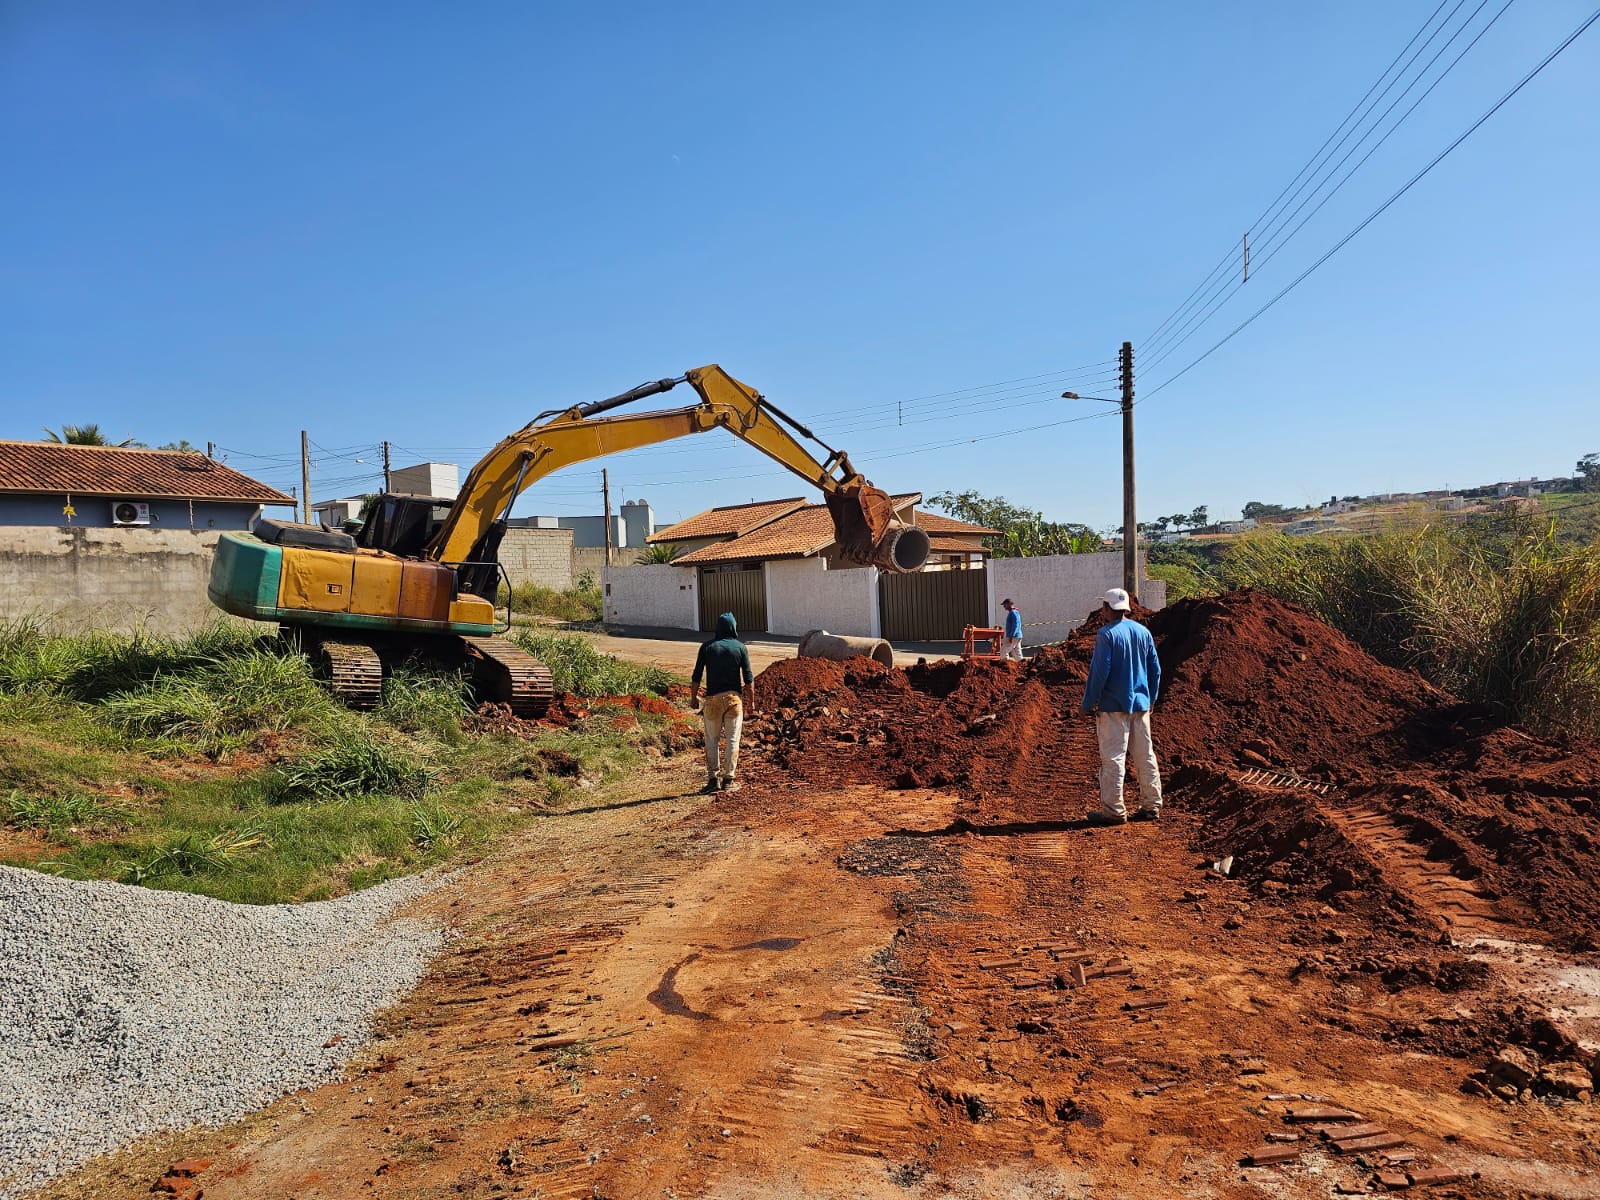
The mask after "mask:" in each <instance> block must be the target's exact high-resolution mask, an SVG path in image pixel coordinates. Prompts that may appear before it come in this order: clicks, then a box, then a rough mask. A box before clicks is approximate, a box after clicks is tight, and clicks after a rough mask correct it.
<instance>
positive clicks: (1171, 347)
mask: <svg viewBox="0 0 1600 1200" xmlns="http://www.w3.org/2000/svg"><path fill="white" fill-rule="evenodd" d="M1487 3H1488V0H1482V2H1481V3H1480V4H1479V5H1478V7H1477V8H1475V9H1473V11H1472V13H1471V15H1469V16H1468V17H1467V19H1466V21H1464V22H1463V23H1462V25H1461V27H1460V28H1459V29H1457V30H1456V32H1455V33H1454V34H1452V35H1451V36H1450V38H1449V40H1448V41H1446V42H1445V43H1444V45H1442V46H1441V47H1439V51H1438V53H1436V54H1435V55H1434V56H1433V58H1431V59H1429V60H1428V63H1427V65H1426V66H1425V67H1423V69H1422V72H1421V73H1420V74H1418V75H1417V77H1416V78H1415V79H1413V80H1412V81H1411V83H1410V84H1409V85H1407V87H1406V89H1405V91H1403V92H1401V93H1400V95H1399V96H1397V97H1395V100H1394V102H1393V103H1392V104H1390V105H1389V107H1388V108H1386V109H1385V110H1384V111H1383V113H1382V115H1380V116H1379V118H1378V120H1377V121H1376V122H1375V123H1374V124H1373V126H1372V128H1371V129H1369V130H1368V131H1367V132H1366V133H1365V134H1364V135H1362V137H1361V139H1360V140H1359V141H1357V142H1356V144H1355V145H1353V146H1352V147H1350V149H1349V150H1348V151H1347V152H1346V153H1345V156H1344V157H1343V158H1341V159H1340V160H1339V161H1338V162H1337V163H1336V164H1334V167H1333V170H1334V171H1337V170H1338V169H1339V168H1340V167H1342V166H1344V164H1345V163H1346V162H1348V161H1349V160H1350V156H1351V155H1352V154H1354V153H1355V152H1356V151H1357V150H1359V149H1361V146H1362V145H1363V143H1365V142H1366V140H1367V139H1368V138H1370V137H1371V136H1372V134H1373V133H1374V132H1375V131H1376V130H1377V129H1378V127H1379V126H1380V125H1382V124H1383V122H1384V120H1385V119H1387V117H1388V116H1389V114H1390V113H1391V112H1393V111H1394V109H1395V107H1396V106H1397V105H1398V104H1399V103H1400V102H1401V101H1402V100H1404V99H1405V98H1406V96H1407V95H1409V94H1410V92H1411V90H1412V88H1414V87H1416V85H1417V84H1418V83H1420V82H1421V81H1422V79H1423V78H1424V77H1425V76H1426V75H1427V73H1428V71H1430V70H1431V69H1432V68H1433V65H1434V63H1436V62H1438V61H1439V58H1440V56H1441V55H1443V54H1444V52H1445V51H1446V50H1448V49H1449V48H1450V46H1451V45H1452V44H1453V43H1454V42H1455V40H1456V38H1457V37H1459V36H1460V35H1461V33H1462V32H1463V31H1464V30H1465V29H1466V28H1467V26H1468V25H1470V24H1471V23H1472V22H1473V20H1474V19H1476V17H1477V15H1478V13H1480V12H1481V11H1483V9H1484V7H1485V6H1486V5H1487ZM1514 3H1516V0H1506V2H1505V4H1504V5H1502V6H1501V8H1500V10H1499V11H1498V12H1496V13H1495V15H1494V16H1493V17H1491V18H1490V19H1489V22H1488V24H1486V25H1484V27H1483V28H1482V29H1480V30H1479V31H1478V32H1477V33H1476V34H1475V35H1474V36H1473V38H1472V40H1471V41H1470V42H1468V43H1467V44H1466V45H1465V46H1463V47H1462V48H1461V52H1460V53H1459V54H1457V55H1456V56H1455V58H1453V59H1451V60H1450V63H1449V65H1448V66H1446V67H1445V69H1444V70H1443V71H1441V72H1440V73H1439V74H1438V76H1436V77H1435V78H1434V81H1433V82H1432V83H1430V84H1429V85H1428V87H1427V88H1426V90H1424V91H1423V93H1422V94H1421V95H1420V96H1418V97H1417V98H1416V99H1415V100H1414V101H1412V103H1411V107H1409V108H1408V109H1406V111H1405V112H1403V113H1401V114H1400V118H1399V119H1398V120H1397V121H1395V123H1394V124H1393V125H1391V126H1389V128H1388V130H1387V131H1385V133H1384V135H1383V136H1382V137H1381V138H1379V139H1378V140H1377V141H1376V142H1375V143H1373V145H1372V148H1371V149H1369V150H1368V151H1367V152H1366V154H1364V155H1362V156H1361V159H1360V160H1359V161H1358V162H1357V163H1356V165H1355V166H1353V167H1351V168H1350V170H1349V171H1347V172H1346V173H1345V175H1344V177H1343V178H1342V179H1340V180H1339V182H1338V183H1337V184H1335V185H1334V186H1333V188H1332V189H1331V190H1330V191H1328V192H1327V194H1326V195H1324V196H1323V197H1322V199H1321V200H1320V201H1318V202H1317V205H1316V207H1315V208H1313V209H1312V210H1311V211H1310V212H1309V213H1306V215H1305V216H1304V217H1303V218H1302V219H1301V220H1300V223H1299V224H1297V225H1296V226H1295V227H1294V228H1293V229H1292V230H1290V231H1289V233H1288V234H1287V235H1286V236H1284V237H1282V238H1278V239H1276V240H1277V244H1276V245H1273V246H1272V247H1271V249H1270V250H1269V251H1268V252H1267V254H1266V255H1265V257H1263V258H1261V259H1260V260H1259V264H1258V269H1259V267H1264V266H1266V265H1267V263H1269V262H1271V261H1272V260H1273V259H1274V258H1276V257H1277V255H1278V252H1279V251H1280V250H1282V249H1283V248H1284V247H1285V246H1287V245H1288V244H1289V243H1290V242H1291V241H1293V240H1294V238H1295V236H1296V235H1297V234H1298V233H1299V232H1300V230H1302V229H1303V228H1305V226H1306V223H1307V222H1309V221H1310V220H1311V219H1312V218H1313V217H1315V216H1316V215H1317V214H1318V213H1319V212H1321V211H1322V209H1323V207H1324V206H1325V205H1326V204H1327V203H1328V201H1329V200H1332V199H1333V197H1334V196H1336V195H1337V194H1338V193H1339V192H1340V190H1341V189H1343V187H1344V185H1345V184H1346V183H1348V182H1350V179H1351V177H1352V176H1353V175H1355V173H1356V172H1357V171H1359V170H1360V169H1361V168H1362V167H1363V166H1364V165H1365V164H1366V162H1367V160H1368V159H1370V158H1371V157H1372V156H1373V155H1374V154H1376V153H1377V152H1378V150H1379V149H1380V148H1381V147H1382V146H1383V145H1384V143H1385V142H1387V141H1388V140H1389V139H1390V138H1391V137H1392V136H1394V133H1395V131H1396V130H1398V129H1399V128H1400V126H1401V125H1403V124H1405V122H1406V120H1407V119H1408V118H1409V117H1410V116H1411V114H1412V113H1414V112H1415V111H1416V110H1417V108H1418V106H1419V105H1421V104H1422V102H1423V101H1424V100H1426V99H1427V98H1428V96H1429V95H1431V94H1432V92H1433V90H1434V89H1435V88H1437V87H1438V86H1439V85H1440V84H1441V83H1443V82H1444V80H1445V78H1446V77H1447V76H1448V75H1449V74H1450V72H1451V71H1453V70H1455V68H1456V65H1457V64H1458V63H1460V62H1461V60H1462V59H1463V58H1465V57H1466V56H1467V54H1468V53H1469V52H1470V51H1471V50H1472V48H1473V47H1474V46H1476V45H1477V44H1478V42H1479V41H1480V40H1481V39H1482V38H1483V36H1484V34H1486V33H1488V32H1489V30H1491V29H1493V28H1494V26H1495V25H1496V23H1498V22H1499V20H1500V18H1501V17H1503V16H1504V15H1505V14H1506V10H1507V9H1509V8H1510V7H1511V6H1512V4H1514ZM1458 7H1459V6H1458ZM1452 15H1454V14H1453V13H1452ZM1423 48H1424V49H1426V46H1424V47H1423ZM1331 177H1332V176H1331V174H1330V176H1329V178H1331ZM1324 183H1326V181H1324ZM1322 187H1323V184H1319V185H1318V186H1317V189H1316V190H1314V191H1313V192H1312V193H1311V194H1310V195H1308V196H1307V197H1306V198H1305V199H1304V200H1302V201H1301V202H1300V205H1299V206H1298V207H1297V208H1296V209H1295V210H1294V212H1292V213H1290V214H1289V217H1288V219H1289V220H1293V219H1294V217H1296V216H1298V215H1299V214H1300V212H1301V211H1302V210H1303V209H1304V208H1305V206H1306V205H1307V204H1310V203H1311V201H1312V200H1314V199H1315V198H1316V195H1317V192H1318V191H1321V190H1322ZM1276 228H1277V229H1279V230H1281V229H1282V225H1281V224H1278V225H1276ZM1273 240H1274V238H1273V237H1271V236H1269V237H1268V238H1267V241H1266V243H1264V245H1271V243H1272V241H1273ZM1243 284H1244V281H1243V280H1240V281H1238V282H1236V283H1235V284H1234V286H1233V287H1232V288H1230V289H1229V290H1228V292H1227V294H1226V295H1224V296H1222V297H1221V298H1220V299H1219V300H1217V302H1216V303H1215V304H1213V305H1211V306H1210V308H1209V309H1207V310H1206V312H1205V314H1204V315H1203V316H1202V317H1201V318H1200V319H1199V322H1198V324H1194V323H1193V320H1194V319H1193V318H1191V320H1190V323H1189V324H1191V325H1192V328H1189V331H1188V332H1187V333H1185V334H1183V336H1182V337H1180V338H1178V340H1177V341H1175V342H1171V343H1170V344H1168V345H1167V347H1166V348H1165V349H1164V350H1162V351H1161V352H1160V353H1159V354H1157V355H1155V357H1153V358H1151V357H1150V352H1149V351H1146V358H1147V360H1148V361H1146V363H1145V370H1147V371H1149V370H1152V369H1154V368H1155V367H1156V366H1158V365H1159V364H1161V363H1162V362H1164V361H1166V359H1168V358H1170V357H1171V356H1172V355H1173V353H1175V352H1176V351H1177V349H1178V347H1179V346H1181V345H1183V343H1184V342H1186V341H1188V340H1189V339H1190V338H1191V337H1193V336H1194V335H1195V334H1196V333H1198V332H1199V331H1200V329H1201V328H1202V327H1203V326H1204V325H1205V324H1206V322H1207V321H1209V320H1210V319H1211V317H1212V315H1214V314H1215V313H1216V312H1217V311H1218V310H1219V309H1220V308H1222V306H1223V305H1224V304H1226V303H1227V302H1228V301H1229V300H1230V299H1232V298H1233V296H1234V295H1235V294H1236V293H1237V292H1238V291H1239V289H1240V288H1241V287H1242V286H1243Z"/></svg>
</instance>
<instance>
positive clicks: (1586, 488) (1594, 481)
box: [1575, 454, 1600, 492]
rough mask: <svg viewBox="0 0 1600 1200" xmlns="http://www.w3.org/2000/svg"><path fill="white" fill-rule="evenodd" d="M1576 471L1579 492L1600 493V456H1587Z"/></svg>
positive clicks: (1582, 459)
mask: <svg viewBox="0 0 1600 1200" xmlns="http://www.w3.org/2000/svg"><path fill="white" fill-rule="evenodd" d="M1575 470H1576V473H1577V479H1578V490H1579V491H1583V492H1600V454H1585V455H1584V456H1583V457H1582V458H1580V459H1579V460H1578V465H1577V467H1576V468H1575Z"/></svg>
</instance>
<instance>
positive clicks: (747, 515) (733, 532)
mask: <svg viewBox="0 0 1600 1200" xmlns="http://www.w3.org/2000/svg"><path fill="white" fill-rule="evenodd" d="M805 506H806V502H805V499H804V498H803V497H801V496H794V497H791V498H790V499H788V500H758V501H756V502H755V503H753V504H730V505H727V506H726V507H724V508H708V509H706V511H705V512H703V513H696V514H695V515H694V516H692V517H689V518H687V519H685V520H682V521H679V522H678V523H677V524H676V525H668V526H667V527H666V528H665V529H658V530H656V531H655V532H654V533H652V534H651V535H650V536H649V537H647V538H646V539H645V541H647V542H651V543H654V542H688V541H694V540H695V539H697V538H708V537H738V536H739V535H740V534H742V533H748V532H749V531H750V530H752V529H759V528H760V527H761V526H763V525H765V524H767V523H768V522H769V521H775V520H777V519H778V518H779V517H783V516H787V515H788V514H789V513H792V512H794V511H795V510H797V509H801V508H804V507H805ZM679 561H680V562H681V561H683V560H682V559H680V560H679Z"/></svg>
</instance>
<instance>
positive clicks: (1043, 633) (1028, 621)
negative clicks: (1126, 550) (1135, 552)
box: [989, 550, 1167, 646]
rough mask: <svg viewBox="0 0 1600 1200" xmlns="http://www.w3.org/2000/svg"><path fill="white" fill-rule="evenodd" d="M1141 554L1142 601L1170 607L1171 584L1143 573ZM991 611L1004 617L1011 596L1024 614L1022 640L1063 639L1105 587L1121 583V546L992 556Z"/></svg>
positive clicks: (1027, 642)
mask: <svg viewBox="0 0 1600 1200" xmlns="http://www.w3.org/2000/svg"><path fill="white" fill-rule="evenodd" d="M1144 565H1145V564H1144V555H1143V554H1141V555H1140V556H1139V574H1140V582H1139V603H1141V604H1143V605H1144V606H1145V607H1146V608H1165V607H1166V604H1167V585H1166V584H1165V583H1164V582H1162V581H1161V580H1159V579H1146V578H1144ZM989 586H990V589H991V591H990V596H989V604H990V615H991V617H992V618H993V620H994V623H995V624H996V625H999V624H1000V623H1001V621H1002V619H1003V618H1004V616H1005V611H1004V610H1003V609H1002V608H1001V607H1000V601H1002V600H1004V599H1005V598H1006V597H1007V596H1009V597H1010V598H1011V599H1012V600H1013V601H1014V602H1015V603H1016V606H1017V608H1018V609H1019V610H1020V611H1021V613H1022V640H1023V643H1024V644H1025V645H1029V646H1033V645H1038V644H1040V643H1042V642H1059V641H1061V640H1062V639H1063V638H1065V637H1066V636H1067V634H1069V633H1071V632H1072V631H1073V630H1074V629H1076V628H1077V627H1078V626H1079V625H1081V624H1082V623H1083V621H1084V619H1085V618H1086V617H1088V615H1089V614H1090V613H1091V612H1093V611H1094V610H1095V609H1097V608H1099V607H1100V600H1101V597H1102V595H1103V594H1104V593H1105V591H1106V589H1108V588H1114V587H1121V586H1122V551H1120V550H1116V551H1112V552H1110V553H1107V554H1057V555H1051V556H1049V557H1046V558H991V559H990V560H989Z"/></svg>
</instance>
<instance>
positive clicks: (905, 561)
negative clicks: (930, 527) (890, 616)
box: [828, 482, 930, 574]
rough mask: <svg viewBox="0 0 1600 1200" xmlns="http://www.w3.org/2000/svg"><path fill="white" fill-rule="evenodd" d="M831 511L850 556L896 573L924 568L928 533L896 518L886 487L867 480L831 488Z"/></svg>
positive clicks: (838, 539) (841, 544)
mask: <svg viewBox="0 0 1600 1200" xmlns="http://www.w3.org/2000/svg"><path fill="white" fill-rule="evenodd" d="M828 515H829V516H831V517H832V518H833V537H834V540H835V541H836V542H837V543H838V545H839V550H840V552H841V553H842V554H843V555H844V556H845V557H846V558H850V559H853V560H855V561H856V562H861V563H870V564H871V565H873V566H875V567H880V568H882V569H883V570H885V571H892V572H894V573H895V574H906V573H909V572H912V571H920V570H922V567H923V564H924V563H926V562H927V561H928V552H929V549H930V545H929V541H928V535H927V534H926V533H924V532H923V531H922V530H920V529H918V528H917V527H916V526H914V525H903V524H901V523H900V522H899V521H897V520H896V519H895V515H894V503H893V501H891V500H890V499H889V494H888V493H887V492H885V491H884V490H883V489H882V488H875V487H873V486H872V485H871V484H870V483H864V482H863V483H859V484H847V485H845V486H844V487H842V488H840V489H839V490H838V491H833V492H829V493H828Z"/></svg>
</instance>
